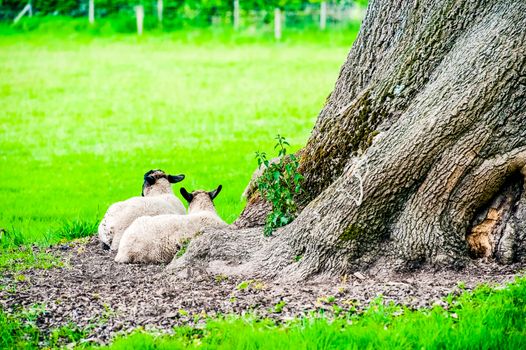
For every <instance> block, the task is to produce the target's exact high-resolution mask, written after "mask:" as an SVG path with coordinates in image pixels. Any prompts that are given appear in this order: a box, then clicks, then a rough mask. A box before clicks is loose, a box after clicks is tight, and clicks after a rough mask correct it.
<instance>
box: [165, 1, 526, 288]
mask: <svg viewBox="0 0 526 350" xmlns="http://www.w3.org/2000/svg"><path fill="white" fill-rule="evenodd" d="M524 28H526V3H524V1H523V0H508V1H491V0H487V1H486V0H477V1H465V0H415V1H397V0H382V1H379V0H373V1H372V2H371V3H370V5H369V9H368V12H367V16H366V18H365V20H364V23H363V26H362V29H361V32H360V34H359V36H358V38H357V40H356V42H355V43H354V45H353V47H352V49H351V51H350V53H349V55H348V58H347V61H346V62H345V64H344V65H343V67H342V69H341V71H340V75H339V78H338V81H337V82H336V86H335V88H334V91H333V92H332V94H331V96H330V97H329V99H328V100H327V103H326V105H325V106H324V108H323V110H322V111H321V113H320V115H319V117H318V120H317V122H316V125H315V127H314V130H313V131H312V134H311V137H310V139H309V140H308V142H307V144H306V146H305V148H304V149H303V150H302V152H301V171H302V173H303V174H304V176H305V183H304V187H305V188H306V190H307V191H306V194H305V196H304V197H302V198H300V200H301V202H302V204H303V206H304V207H303V210H302V211H301V213H300V214H299V216H298V217H297V219H296V220H295V221H294V222H293V223H292V224H289V225H288V226H286V227H284V228H281V229H280V230H278V231H277V232H276V234H275V235H274V236H273V237H270V238H264V237H263V234H262V229H261V228H242V229H230V230H225V231H211V232H205V233H203V235H201V236H200V237H199V238H197V239H195V240H194V241H193V242H192V243H191V244H190V246H189V247H188V250H187V252H186V254H185V255H184V256H183V257H181V258H179V259H175V260H174V261H173V262H172V263H171V264H170V265H169V268H170V269H172V270H173V271H176V272H177V273H181V274H186V273H189V272H191V270H192V269H198V270H202V271H207V272H208V273H226V274H241V275H251V276H259V277H271V278H272V277H279V278H285V279H296V280H301V279H304V278H308V277H311V276H313V275H318V274H345V273H351V272H353V271H354V270H356V269H360V270H363V269H373V270H374V271H375V272H378V271H380V270H381V269H393V268H396V269H405V268H415V267H418V266H421V265H422V264H424V263H429V264H434V265H440V266H442V265H447V266H462V265H463V264H464V263H466V262H467V261H469V259H474V258H479V257H483V258H485V259H490V260H497V261H499V262H502V263H509V262H513V261H517V260H520V259H522V258H523V257H524V253H525V244H524V243H525V238H526V190H525V186H526V185H525V181H524V179H525V176H526V58H525V57H526V30H525V29H524ZM255 196H257V194H256V195H255ZM254 198H256V197H253V198H251V199H250V200H249V205H248V207H247V209H246V210H245V212H244V214H243V215H242V218H241V221H243V220H245V222H250V219H251V217H256V216H257V215H258V214H259V215H261V212H259V211H258V210H255V209H254V205H257V203H258V202H259V201H258V200H257V199H254ZM254 203H255V204H254ZM241 226H242V225H241Z"/></svg>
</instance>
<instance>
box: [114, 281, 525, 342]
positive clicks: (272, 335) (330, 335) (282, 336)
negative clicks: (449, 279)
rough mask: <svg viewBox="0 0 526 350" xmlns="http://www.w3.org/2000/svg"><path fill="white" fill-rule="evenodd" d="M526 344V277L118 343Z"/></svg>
mask: <svg viewBox="0 0 526 350" xmlns="http://www.w3.org/2000/svg"><path fill="white" fill-rule="evenodd" d="M525 346H526V279H524V278H522V279H518V280H517V281H516V282H515V283H513V284H510V285H509V286H508V287H507V288H504V289H501V288H497V289H495V288H490V287H488V286H480V287H479V288H478V289H476V290H475V291H474V292H472V293H464V294H462V295H461V296H460V297H453V298H450V302H449V305H448V307H447V308H442V307H439V306H436V307H434V308H432V309H431V310H428V309H422V310H417V311H414V310H409V309H407V308H402V307H399V306H396V305H393V304H390V305H384V304H383V303H382V302H381V299H378V300H376V301H375V302H373V303H371V304H370V305H369V308H368V309H367V310H366V311H365V312H364V313H362V314H359V313H358V314H357V313H350V314H349V313H347V314H344V315H341V316H340V317H338V318H336V319H334V320H329V319H327V318H325V317H310V318H303V319H296V320H293V321H291V322H289V323H286V324H282V325H277V324H276V323H275V322H273V321H270V320H260V319H257V318H254V317H239V316H234V317H227V318H224V319H218V320H211V321H209V322H208V323H207V324H206V326H205V327H204V328H198V329H196V328H190V327H179V328H176V329H175V334H174V335H173V336H158V337H156V336H154V335H151V334H145V333H141V332H138V333H136V334H133V335H131V336H127V337H124V338H121V339H118V340H116V341H115V342H114V343H113V344H112V345H111V346H110V347H109V348H110V349H131V348H137V349H139V348H140V349H178V348H179V349H183V348H195V349H521V348H524V347H525Z"/></svg>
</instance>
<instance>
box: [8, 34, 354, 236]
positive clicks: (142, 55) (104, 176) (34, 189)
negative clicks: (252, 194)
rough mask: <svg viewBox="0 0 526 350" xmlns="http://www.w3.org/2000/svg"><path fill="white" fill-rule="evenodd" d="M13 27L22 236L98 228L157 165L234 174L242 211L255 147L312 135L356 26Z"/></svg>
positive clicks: (11, 85)
mask: <svg viewBox="0 0 526 350" xmlns="http://www.w3.org/2000/svg"><path fill="white" fill-rule="evenodd" d="M6 28H7V27H6ZM6 28H4V30H3V33H4V34H3V35H2V36H0V62H2V64H0V76H1V77H2V78H1V79H0V101H1V106H2V108H1V109H0V169H1V170H2V171H1V173H2V176H1V177H0V198H1V200H0V228H4V229H6V230H7V231H8V232H9V233H10V234H11V236H16V238H17V243H22V242H44V243H51V242H54V241H56V240H57V239H59V238H60V237H61V235H60V232H61V230H62V231H63V230H64V227H75V226H77V227H80V228H81V229H86V227H89V228H93V227H95V225H96V222H97V221H98V220H99V219H100V218H101V217H102V215H103V214H104V212H105V210H106V208H107V207H108V205H109V204H111V203H112V202H115V201H118V200H121V199H125V198H127V197H130V196H134V195H139V194H140V187H141V184H142V175H143V173H144V172H146V171H147V170H149V169H152V168H161V169H164V170H166V171H168V172H171V173H184V174H185V175H186V176H187V177H186V179H185V180H184V181H183V182H182V183H181V185H182V186H184V187H186V188H187V189H197V188H204V189H212V188H215V187H216V186H217V185H218V184H223V188H224V190H223V192H222V193H221V195H220V196H219V197H218V199H217V208H218V211H219V213H220V215H221V216H222V217H223V218H224V219H225V220H227V221H229V222H231V221H233V220H234V219H235V217H236V216H237V215H238V214H239V212H240V210H241V209H242V207H243V202H242V201H241V200H240V196H241V193H242V191H243V189H244V186H245V185H246V183H247V181H248V179H249V178H250V176H251V173H252V171H253V170H254V169H255V167H256V161H255V159H254V152H255V151H256V150H262V151H268V152H271V151H272V146H273V144H274V140H273V138H274V137H275V135H276V134H277V133H280V134H282V135H284V136H286V137H287V138H288V139H289V141H290V142H291V145H292V148H293V150H296V149H298V148H299V147H301V145H302V144H304V142H305V141H306V139H307V137H308V135H309V132H310V130H311V128H312V126H313V124H314V121H315V118H316V116H317V113H318V112H319V110H320V109H321V107H322V106H323V103H324V101H325V98H326V97H327V95H328V94H329V93H330V91H331V89H332V87H333V84H334V82H335V81H336V78H337V75H338V71H339V67H340V65H341V64H342V63H343V62H344V60H345V56H346V53H347V52H348V50H349V47H350V46H351V43H352V41H353V39H354V37H355V35H356V30H349V31H348V32H346V33H342V32H339V33H338V34H337V35H335V39H334V40H329V39H328V38H330V36H329V35H328V34H323V35H321V36H320V37H318V38H317V37H315V35H316V34H304V35H303V36H302V35H296V36H293V35H291V36H290V37H289V38H287V37H285V40H284V42H281V43H276V42H274V41H272V40H271V39H269V38H268V36H265V35H261V36H255V37H254V38H253V40H252V41H251V40H248V39H247V38H246V37H245V36H243V35H242V34H240V35H239V36H238V37H236V36H235V35H226V34H225V33H219V34H216V35H215V34H214V33H213V32H208V34H202V33H203V32H202V31H201V32H199V31H195V32H174V33H168V34H156V35H153V34H152V35H148V34H147V35H145V36H144V37H141V38H138V37H136V36H134V35H123V34H111V35H93V33H83V32H75V31H66V32H64V33H62V32H60V31H57V30H56V28H57V27H56V26H55V27H51V28H55V30H52V29H50V28H48V27H44V29H42V30H38V31H35V32H29V33H18V32H17V31H14V30H12V29H10V28H7V29H6ZM355 29H356V28H355ZM0 32H2V31H0ZM210 33H211V34H210ZM271 153H272V152H271ZM174 190H175V191H177V193H178V190H179V186H177V185H176V186H174Z"/></svg>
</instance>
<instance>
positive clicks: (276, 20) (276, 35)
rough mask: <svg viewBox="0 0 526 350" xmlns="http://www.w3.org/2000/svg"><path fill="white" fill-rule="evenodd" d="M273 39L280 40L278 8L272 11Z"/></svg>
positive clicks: (279, 14)
mask: <svg viewBox="0 0 526 350" xmlns="http://www.w3.org/2000/svg"><path fill="white" fill-rule="evenodd" d="M274 38H276V40H280V39H281V10H280V9H279V8H275V9H274Z"/></svg>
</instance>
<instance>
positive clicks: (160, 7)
mask: <svg viewBox="0 0 526 350" xmlns="http://www.w3.org/2000/svg"><path fill="white" fill-rule="evenodd" d="M163 8H164V6H163V0H157V19H158V20H159V23H161V24H162V23H163Z"/></svg>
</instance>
